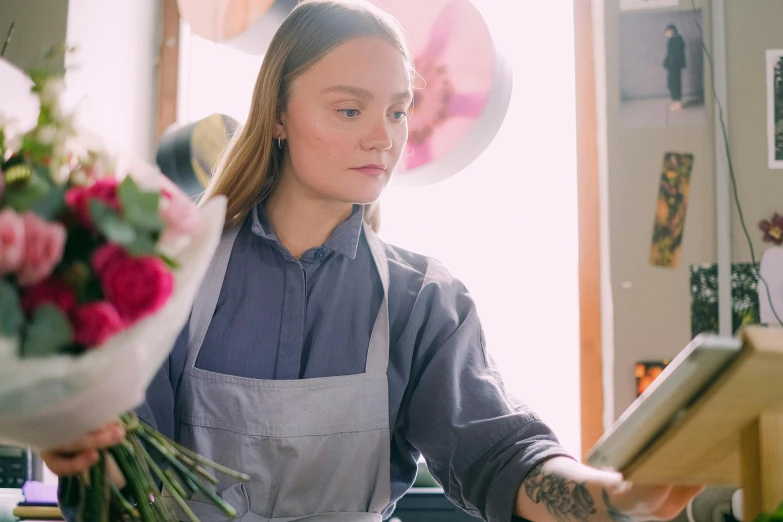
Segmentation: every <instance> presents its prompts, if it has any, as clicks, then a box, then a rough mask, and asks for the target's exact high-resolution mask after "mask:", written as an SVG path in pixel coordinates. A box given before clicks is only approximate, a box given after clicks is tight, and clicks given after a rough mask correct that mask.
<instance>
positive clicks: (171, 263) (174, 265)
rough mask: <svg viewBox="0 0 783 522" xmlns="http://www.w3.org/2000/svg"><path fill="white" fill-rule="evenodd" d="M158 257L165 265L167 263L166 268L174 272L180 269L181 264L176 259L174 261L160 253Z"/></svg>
mask: <svg viewBox="0 0 783 522" xmlns="http://www.w3.org/2000/svg"><path fill="white" fill-rule="evenodd" d="M158 257H159V258H160V259H161V260H162V261H163V262H164V263H166V266H168V267H169V268H172V269H174V270H177V269H178V268H179V263H178V262H177V260H176V259H173V258H171V257H169V256H167V255H165V254H160V253H158Z"/></svg>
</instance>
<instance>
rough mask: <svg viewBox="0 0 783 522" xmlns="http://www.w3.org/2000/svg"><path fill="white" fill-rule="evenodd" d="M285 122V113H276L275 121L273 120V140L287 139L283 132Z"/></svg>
mask: <svg viewBox="0 0 783 522" xmlns="http://www.w3.org/2000/svg"><path fill="white" fill-rule="evenodd" d="M285 121H286V114H285V112H278V113H277V119H275V138H280V139H281V140H285V139H287V137H288V136H287V134H286V132H285Z"/></svg>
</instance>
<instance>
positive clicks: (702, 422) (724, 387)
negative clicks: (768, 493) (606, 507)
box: [622, 326, 783, 486]
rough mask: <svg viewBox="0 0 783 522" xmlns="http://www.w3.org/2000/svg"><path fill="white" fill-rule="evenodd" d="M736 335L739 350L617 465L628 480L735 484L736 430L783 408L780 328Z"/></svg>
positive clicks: (756, 328) (782, 334)
mask: <svg viewBox="0 0 783 522" xmlns="http://www.w3.org/2000/svg"><path fill="white" fill-rule="evenodd" d="M741 335H742V339H743V345H744V346H743V350H742V352H741V354H740V355H739V356H738V357H737V359H736V360H735V361H734V362H733V363H732V364H731V366H730V367H729V368H728V369H727V370H726V371H725V372H724V373H723V374H722V375H721V376H720V377H719V378H718V379H716V381H715V383H714V384H713V385H712V386H710V387H709V389H708V390H707V391H706V392H705V393H704V394H702V395H701V396H700V397H699V398H698V399H697V400H696V401H695V402H694V404H693V405H692V406H691V407H690V408H689V409H687V410H686V411H685V412H684V414H683V415H682V417H681V418H680V419H679V420H678V421H677V422H675V423H673V424H672V426H671V427H670V428H669V429H667V430H666V431H664V433H662V434H661V435H660V436H659V437H658V438H657V439H656V440H655V441H654V442H653V443H652V444H651V445H650V446H648V447H647V449H646V450H644V451H642V452H641V453H640V454H639V455H638V456H637V457H636V458H635V459H634V460H632V461H631V463H630V464H629V465H628V466H626V468H625V469H623V470H622V472H623V474H624V475H625V476H626V477H627V478H628V479H630V480H631V481H634V482H638V483H648V484H649V483H655V484H711V485H736V486H739V485H740V483H741V469H740V454H739V452H740V444H739V440H740V438H739V437H740V434H741V433H742V432H743V430H745V429H746V428H748V426H750V425H751V424H752V423H753V422H755V421H757V420H758V419H759V418H760V417H761V416H762V414H764V413H768V412H779V411H783V328H780V327H769V328H767V327H762V326H753V327H749V328H747V329H746V330H744V331H743V332H742V334H741Z"/></svg>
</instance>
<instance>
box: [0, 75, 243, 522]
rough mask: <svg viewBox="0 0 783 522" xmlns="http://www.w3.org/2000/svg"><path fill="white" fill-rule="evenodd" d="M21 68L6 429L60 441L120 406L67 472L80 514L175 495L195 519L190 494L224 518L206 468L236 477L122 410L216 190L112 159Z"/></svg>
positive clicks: (3, 210)
mask: <svg viewBox="0 0 783 522" xmlns="http://www.w3.org/2000/svg"><path fill="white" fill-rule="evenodd" d="M2 65H3V67H5V68H6V69H8V66H7V65H5V64H2ZM30 79H31V80H32V86H31V90H32V93H33V94H34V95H35V96H36V97H37V99H38V103H39V114H38V118H37V122H36V123H35V125H34V126H33V127H32V128H30V129H21V130H16V129H14V125H13V120H12V119H10V118H8V117H6V116H4V115H2V114H0V443H6V444H16V445H24V446H31V447H33V448H35V449H47V448H52V447H57V446H59V445H62V444H64V443H67V442H69V441H70V440H72V439H74V438H76V437H78V436H80V435H82V434H84V433H86V432H88V431H90V430H92V429H95V428H97V427H98V426H101V425H103V424H104V423H106V422H108V421H110V420H112V419H117V418H119V419H120V421H121V422H122V424H123V425H124V427H125V430H126V438H125V440H124V441H123V442H122V443H120V444H118V445H116V446H114V447H112V448H109V449H108V450H107V451H104V452H101V454H100V460H99V462H98V463H97V464H96V465H94V466H93V467H92V468H91V469H90V470H89V472H88V473H86V474H85V475H83V476H76V477H73V478H72V479H68V480H65V481H64V484H63V485H64V487H65V495H66V497H69V498H70V499H71V500H72V501H73V502H74V504H76V505H78V506H79V516H80V519H81V520H86V521H87V520H88V521H91V522H92V521H108V520H131V521H136V520H139V521H144V522H151V521H168V520H172V521H173V520H176V518H175V516H174V514H173V512H172V509H171V504H172V503H174V504H176V505H178V506H179V508H180V509H181V511H182V512H184V513H185V514H186V515H187V516H188V517H190V518H191V519H192V520H197V518H196V517H195V515H193V513H192V512H191V511H190V510H189V509H188V507H187V505H186V504H185V502H184V500H183V499H184V498H187V497H188V496H189V495H191V494H193V493H196V492H198V493H199V494H201V495H204V496H206V497H207V498H209V499H210V500H211V501H212V502H213V503H214V504H216V505H217V506H219V507H221V508H222V509H223V510H224V511H225V513H226V514H227V515H228V516H232V515H234V514H235V513H234V510H233V508H231V507H230V506H229V505H227V504H226V503H225V502H224V501H223V500H222V499H220V498H219V497H218V496H217V495H216V494H215V493H214V489H213V485H214V484H216V483H217V480H216V479H215V478H214V477H213V476H212V475H211V474H210V473H209V472H208V471H207V469H209V468H211V469H213V470H215V471H219V472H221V473H227V474H229V475H231V476H234V477H236V478H238V479H243V478H246V476H245V475H243V474H240V473H236V472H234V471H232V470H229V469H226V468H224V467H222V466H220V465H219V464H217V463H214V462H210V461H208V460H206V459H204V458H203V457H201V456H199V455H197V454H195V453H193V452H192V451H190V450H188V449H187V448H184V447H182V446H180V445H179V444H177V443H175V442H174V441H171V440H169V439H167V438H166V437H164V436H163V435H162V434H160V433H158V432H157V431H155V430H154V429H152V428H151V427H149V426H147V425H145V424H143V423H141V422H140V421H139V420H138V419H137V418H136V416H135V415H134V414H132V413H128V412H130V411H132V410H133V408H135V407H137V406H138V405H139V404H141V402H143V400H144V394H145V390H146V387H147V385H148V384H149V382H150V380H151V379H152V377H153V376H154V375H155V373H156V372H157V370H158V369H159V367H160V366H161V364H162V363H163V361H164V360H165V358H166V357H167V356H168V353H169V352H170V350H171V349H172V347H173V345H174V342H175V340H176V337H177V335H178V333H179V331H180V330H181V329H182V327H183V326H184V324H185V322H186V321H187V319H188V316H189V313H190V308H191V306H192V303H193V300H194V298H195V294H196V291H197V289H198V287H199V285H200V283H201V280H202V279H203V277H204V274H205V273H206V269H207V266H208V264H209V262H210V260H211V257H212V254H213V253H214V250H215V248H216V247H217V243H218V241H219V238H220V235H221V232H222V226H223V216H224V213H225V201H224V200H223V199H222V198H216V199H214V200H211V201H209V202H208V203H207V204H206V205H203V206H201V207H197V206H196V205H195V204H194V203H193V202H192V201H190V200H189V199H188V198H187V196H185V195H184V194H183V193H182V192H181V191H179V190H178V189H177V188H176V187H175V186H174V185H173V184H171V183H170V182H169V181H168V180H166V179H165V177H164V176H163V175H162V174H160V172H159V171H157V170H156V169H155V168H153V167H151V166H149V165H146V164H143V163H141V162H136V165H135V166H131V164H130V163H129V164H128V166H126V168H124V169H123V168H120V167H118V162H116V161H115V159H114V158H113V157H111V156H110V155H109V154H108V153H107V152H106V151H105V150H104V148H103V146H102V144H101V143H100V141H99V140H96V139H95V138H92V137H90V136H89V135H88V134H87V133H86V132H80V131H77V130H76V129H75V127H74V124H73V121H74V118H73V115H72V114H69V113H67V112H66V111H65V110H64V109H63V107H62V104H61V101H60V100H61V97H62V96H61V95H62V91H63V89H64V87H63V81H62V78H61V77H58V76H54V75H50V74H46V73H43V72H37V71H34V72H32V73H31V74H30ZM115 464H116V467H117V468H119V471H120V472H121V474H122V476H123V479H124V482H125V484H124V485H123V487H122V488H120V487H118V485H116V484H114V483H113V482H112V480H110V479H109V475H108V473H107V470H108V469H109V467H110V466H111V467H113V466H115ZM164 497H169V498H168V499H164Z"/></svg>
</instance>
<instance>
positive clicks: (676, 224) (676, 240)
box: [650, 152, 693, 268]
mask: <svg viewBox="0 0 783 522" xmlns="http://www.w3.org/2000/svg"><path fill="white" fill-rule="evenodd" d="M692 168H693V154H679V153H676V152H668V153H666V154H665V155H664V158H663V172H661V182H660V184H659V186H658V202H657V204H656V207H655V226H654V227H653V240H652V248H651V250H650V264H651V265H653V266H660V267H665V268H677V265H678V263H679V260H680V251H681V249H682V232H683V229H684V228H685V211H686V210H687V207H688V196H689V194H690V191H691V169H692Z"/></svg>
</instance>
